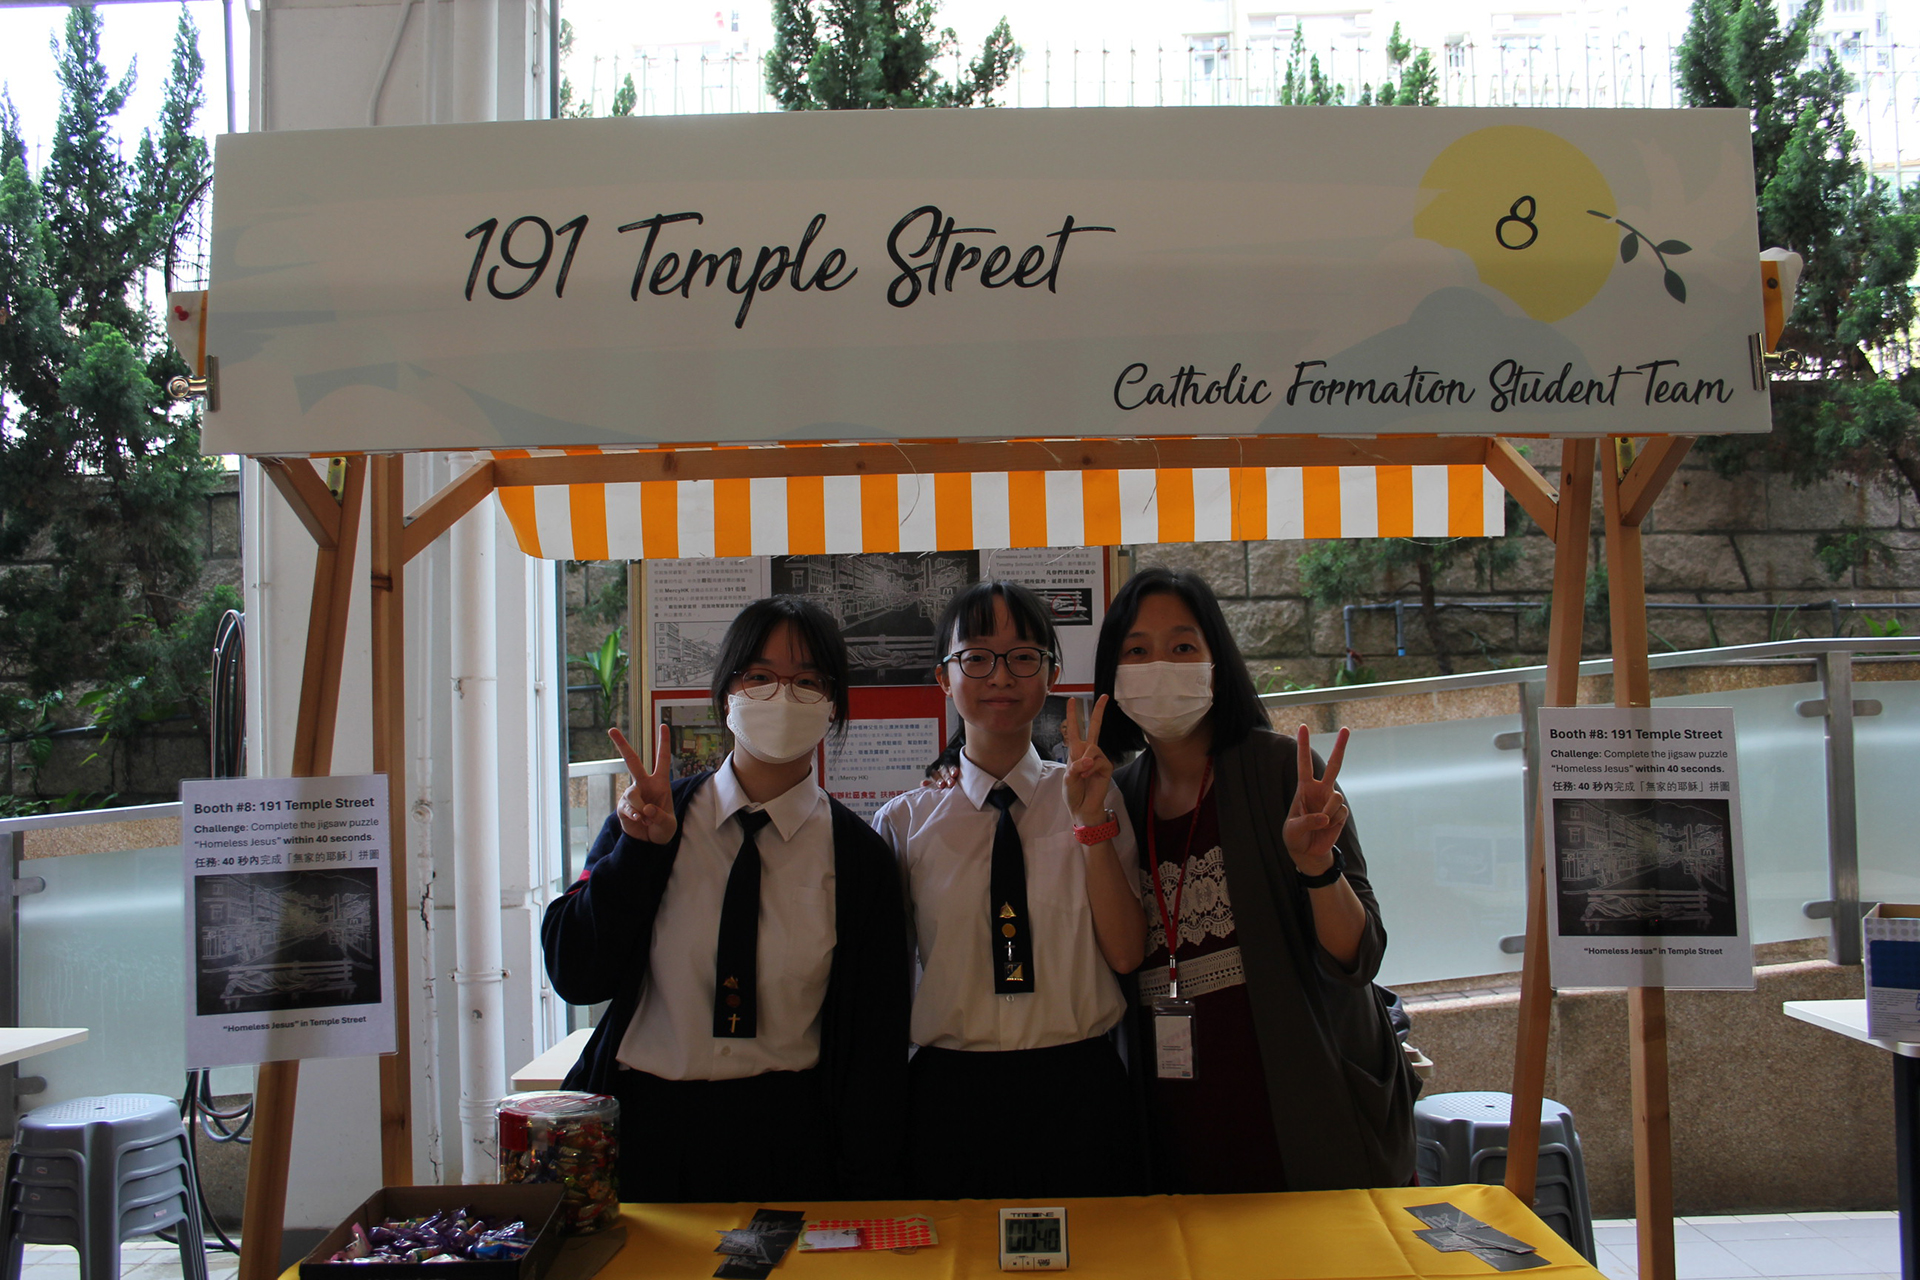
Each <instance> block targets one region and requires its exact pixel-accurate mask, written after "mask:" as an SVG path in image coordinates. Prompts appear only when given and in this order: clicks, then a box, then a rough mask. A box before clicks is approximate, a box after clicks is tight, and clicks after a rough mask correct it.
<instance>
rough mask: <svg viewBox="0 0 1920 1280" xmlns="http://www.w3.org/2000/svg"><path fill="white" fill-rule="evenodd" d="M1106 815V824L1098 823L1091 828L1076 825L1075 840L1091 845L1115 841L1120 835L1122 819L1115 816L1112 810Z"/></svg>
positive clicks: (1074, 826) (1074, 827)
mask: <svg viewBox="0 0 1920 1280" xmlns="http://www.w3.org/2000/svg"><path fill="white" fill-rule="evenodd" d="M1106 814H1107V820H1106V821H1105V822H1101V823H1097V824H1095V825H1094V826H1091V827H1083V826H1081V825H1080V824H1079V823H1077V822H1076V823H1074V824H1073V838H1074V839H1075V840H1078V841H1079V842H1080V843H1081V844H1089V845H1091V844H1099V843H1101V842H1102V841H1105V840H1112V839H1114V838H1115V837H1116V836H1118V835H1119V834H1120V819H1119V818H1118V817H1116V816H1115V815H1114V812H1113V810H1111V809H1108V810H1107V811H1106Z"/></svg>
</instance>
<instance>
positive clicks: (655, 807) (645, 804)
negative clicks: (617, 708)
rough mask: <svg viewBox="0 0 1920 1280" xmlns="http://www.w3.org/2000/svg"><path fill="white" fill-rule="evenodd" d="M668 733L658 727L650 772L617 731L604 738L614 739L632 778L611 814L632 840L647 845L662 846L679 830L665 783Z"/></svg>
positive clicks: (671, 792) (670, 794) (661, 727)
mask: <svg viewBox="0 0 1920 1280" xmlns="http://www.w3.org/2000/svg"><path fill="white" fill-rule="evenodd" d="M667 732H668V731H667V726H666V725H664V724H663V725H661V726H660V732H659V735H658V736H657V737H656V738H655V739H654V743H653V771H652V772H651V773H649V772H648V771H647V769H646V767H645V766H644V765H642V764H641V763H640V756H639V754H638V753H637V752H635V751H634V749H633V747H632V745H631V744H629V743H628V742H627V737H626V735H625V734H623V733H621V732H620V731H619V730H618V729H609V730H607V736H608V737H609V738H611V739H613V745H614V746H615V747H616V748H617V749H618V750H619V752H620V755H621V757H622V758H623V759H625V760H626V762H627V772H628V773H630V774H632V775H633V785H632V786H630V787H628V788H627V789H626V790H625V791H623V792H621V793H620V803H619V804H617V805H615V806H614V809H613V811H614V814H615V816H617V817H618V818H619V819H620V829H621V830H622V831H624V832H626V833H627V835H628V836H629V837H631V838H632V839H635V840H645V841H647V842H648V843H649V844H665V843H666V842H667V841H669V840H671V839H673V833H674V832H676V831H678V830H679V829H680V822H679V820H678V819H677V818H675V817H674V816H673V788H672V787H671V786H670V785H669V784H668V780H667V757H668V751H667V747H668V736H667Z"/></svg>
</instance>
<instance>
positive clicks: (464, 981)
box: [452, 502, 507, 1182]
mask: <svg viewBox="0 0 1920 1280" xmlns="http://www.w3.org/2000/svg"><path fill="white" fill-rule="evenodd" d="M493 521H494V505H493V504H492V503H491V502H486V503H482V504H481V505H480V506H479V507H477V508H475V509H474V510H472V511H470V512H468V513H467V514H466V515H465V516H464V517H462V518H461V520H460V522H459V523H458V524H456V525H454V527H453V587H454V619H453V634H452V641H453V774H454V793H453V794H454V800H453V804H454V810H453V846H454V868H455V870H454V902H455V908H454V916H453V932H454V952H455V956H456V967H455V969H454V973H453V981H454V988H455V993H456V1000H457V1003H458V1011H457V1013H456V1016H457V1017H458V1019H459V1028H460V1029H459V1033H458V1039H459V1044H460V1168H461V1177H462V1178H464V1179H465V1180H466V1181H468V1182H480V1181H486V1182H491V1181H493V1180H494V1178H495V1177H497V1176H498V1166H497V1158H498V1152H497V1151H495V1149H494V1145H493V1126H494V1118H493V1117H494V1110H495V1108H496V1107H497V1106H498V1105H499V1102H500V1099H501V1097H502V1096H504V1095H505V1093H506V1084H507V1067H506V1026H505V1022H504V1020H503V1018H502V1008H503V1001H502V993H501V978H502V976H503V974H502V971H501V960H500V793H501V779H500V743H499V735H500V678H499V662H498V656H497V646H496V644H495V636H494V626H495V620H494V615H495V612H496V609H495V600H496V592H495V587H494V569H495V564H494V529H493Z"/></svg>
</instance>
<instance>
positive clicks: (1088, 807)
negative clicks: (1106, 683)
mask: <svg viewBox="0 0 1920 1280" xmlns="http://www.w3.org/2000/svg"><path fill="white" fill-rule="evenodd" d="M1106 714H1107V695H1106V694H1104V693H1103V694H1101V695H1100V698H1099V700H1098V701H1096V702H1095V703H1094V704H1093V715H1092V717H1091V718H1090V719H1089V720H1088V721H1087V732H1086V736H1085V737H1084V738H1083V737H1082V736H1081V735H1080V699H1078V698H1068V699H1067V722H1066V725H1065V726H1064V728H1065V732H1066V738H1067V807H1068V809H1070V810H1071V811H1072V813H1073V820H1074V821H1075V822H1078V823H1079V824H1080V825H1081V826H1083V827H1094V826H1098V825H1100V824H1101V823H1103V822H1105V821H1106V820H1107V785H1108V783H1110V782H1111V781H1112V780H1113V761H1111V760H1109V759H1107V753H1106V752H1104V751H1102V750H1101V749H1100V721H1101V720H1102V719H1104V718H1105V716H1106ZM1089 815H1091V816H1089Z"/></svg>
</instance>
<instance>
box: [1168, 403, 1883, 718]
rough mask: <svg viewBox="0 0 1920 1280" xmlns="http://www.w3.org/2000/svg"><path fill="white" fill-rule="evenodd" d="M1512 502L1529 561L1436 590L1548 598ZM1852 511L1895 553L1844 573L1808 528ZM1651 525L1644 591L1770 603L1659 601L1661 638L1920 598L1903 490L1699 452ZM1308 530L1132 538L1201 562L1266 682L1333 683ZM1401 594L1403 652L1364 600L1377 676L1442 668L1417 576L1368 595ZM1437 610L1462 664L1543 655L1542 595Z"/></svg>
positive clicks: (1537, 545)
mask: <svg viewBox="0 0 1920 1280" xmlns="http://www.w3.org/2000/svg"><path fill="white" fill-rule="evenodd" d="M1525 443H1526V446H1527V449H1528V452H1529V454H1530V456H1531V458H1532V460H1533V462H1534V465H1535V466H1537V467H1538V468H1539V469H1540V470H1541V472H1542V473H1543V474H1544V475H1545V476H1546V478H1547V480H1548V482H1549V483H1552V484H1554V485H1556V486H1557V485H1558V483H1559V467H1558V459H1559V444H1558V442H1557V441H1551V440H1534V441H1527V442H1525ZM1509 512H1510V518H1513V519H1514V520H1515V523H1516V525H1517V526H1518V528H1519V529H1520V532H1519V533H1518V535H1517V536H1518V537H1519V539H1520V541H1521V543H1522V547H1521V556H1520V560H1519V563H1518V564H1517V565H1516V566H1515V567H1514V568H1513V569H1511V570H1509V571H1507V572H1505V573H1502V574H1500V575H1499V576H1498V577H1496V578H1495V579H1494V580H1492V581H1490V582H1480V581H1476V579H1475V576H1474V573H1473V570H1472V569H1471V568H1456V569H1454V570H1452V571H1451V572H1449V573H1447V574H1445V575H1443V576H1442V577H1441V579H1440V581H1439V583H1438V584H1437V585H1438V588H1439V597H1440V599H1442V600H1445V601H1450V602H1459V603H1480V604H1485V603H1495V602H1498V603H1511V602H1516V601H1517V602H1531V603H1533V604H1536V605H1540V604H1543V603H1544V602H1545V601H1546V599H1547V597H1548V595H1549V593H1550V591H1551V588H1552V584H1553V544H1552V542H1551V541H1550V540H1549V539H1548V538H1547V537H1546V535H1545V534H1544V533H1543V532H1542V531H1541V530H1540V529H1538V528H1537V527H1535V526H1534V524H1533V522H1532V521H1531V520H1529V519H1528V518H1527V517H1526V516H1525V515H1524V514H1518V513H1514V509H1513V508H1512V507H1511V505H1510V506H1509ZM1849 525H1855V526H1860V527H1863V528H1865V529H1867V530H1869V531H1871V533H1872V534H1873V535H1874V536H1876V537H1878V538H1879V539H1880V540H1881V541H1882V543H1883V544H1884V545H1885V547H1886V548H1887V551H1888V554H1889V556H1890V557H1891V563H1882V562H1880V561H1879V560H1875V561H1874V562H1873V563H1871V564H1869V565H1868V566H1867V567H1865V568H1863V569H1856V570H1854V571H1852V572H1851V573H1849V574H1847V575H1846V576H1845V577H1843V578H1841V579H1840V580H1839V581H1835V580H1834V579H1832V578H1830V577H1829V576H1828V575H1827V573H1826V571H1825V570H1824V569H1823V568H1822V567H1821V566H1820V563H1819V562H1818V561H1817V560H1816V559H1815V558H1814V554H1813V544H1814V539H1815V537H1816V536H1818V535H1819V534H1820V533H1821V532H1824V531H1828V530H1834V529H1840V528H1844V527H1847V526H1849ZM1601 528H1602V519H1601V514H1600V509H1599V495H1598V493H1597V492H1596V494H1595V498H1594V513H1593V529H1594V536H1593V546H1592V551H1591V558H1590V560H1589V564H1590V565H1602V564H1604V563H1605V547H1604V544H1603V541H1602V538H1601V536H1600V531H1601ZM1642 528H1643V534H1644V537H1643V546H1644V550H1645V557H1646V575H1647V592H1648V600H1649V601H1651V602H1664V603H1684V604H1688V605H1702V604H1714V605H1741V606H1755V605H1757V606H1762V607H1761V608H1757V609H1755V608H1742V609H1738V610H1733V609H1729V610H1723V611H1720V612H1711V613H1710V612H1708V611H1706V610H1702V609H1691V608H1690V609H1684V610H1681V609H1655V610H1650V611H1649V618H1648V630H1649V634H1650V640H1651V645H1652V648H1653V649H1654V651H1655V652H1663V651H1667V650H1677V649H1701V648H1708V647H1711V646H1714V645H1721V644H1752V643H1758V642H1761V641H1765V640H1770V639H1780V640H1785V639H1794V638H1797V637H1802V636H1827V635H1832V634H1833V633H1834V632H1833V627H1832V623H1831V621H1830V614H1829V613H1828V612H1827V611H1826V610H1825V609H1821V610H1820V611H1818V612H1793V611H1787V612H1779V611H1777V610H1778V607H1779V606H1790V605H1797V604H1805V603H1814V602H1818V603H1822V604H1824V602H1826V601H1829V600H1836V599H1837V600H1840V601H1842V602H1843V603H1860V604H1869V603H1883V602H1887V601H1899V602H1920V503H1916V502H1915V500H1914V498H1913V496H1912V495H1911V494H1909V493H1904V492H1894V491H1890V490H1884V489H1874V488H1863V487H1861V486H1859V485H1855V484H1851V483H1849V482H1845V481H1832V482H1828V483H1824V484H1819V485H1814V486H1811V487H1809V488H1804V489H1802V488H1796V487H1795V486H1794V485H1793V484H1792V483H1791V482H1789V481H1787V480H1785V479H1783V478H1780V477H1776V476H1760V475H1751V474H1750V475H1745V476H1741V477H1739V478H1737V479H1734V480H1723V479H1721V478H1719V477H1718V476H1716V475H1714V474H1713V472H1712V471H1711V470H1709V469H1708V468H1707V467H1706V465H1705V464H1704V463H1703V462H1700V461H1698V460H1696V459H1692V458H1690V459H1688V462H1687V463H1686V465H1684V466H1683V467H1682V469H1681V470H1680V472H1679V473H1678V474H1677V475H1676V476H1675V477H1674V478H1673V480H1672V481H1671V482H1670V483H1669V484H1668V486H1667V488H1666V490H1665V492H1664V493H1663V494H1662V495H1661V497H1660V499H1659V501H1658V502H1657V503H1656V504H1655V506H1654V509H1653V512H1652V514H1651V515H1649V516H1648V518H1647V521H1646V523H1645V524H1644V526H1643V527H1642ZM1311 545H1312V544H1311V543H1306V542H1298V541H1292V542H1248V543H1231V542H1215V543H1197V544H1190V545H1187V544H1167V545H1143V546H1140V547H1137V548H1136V549H1135V562H1136V564H1138V565H1141V566H1145V565H1153V564H1159V565H1166V566H1168V567H1170V568H1180V569H1191V570H1193V571H1194V572H1197V573H1199V574H1201V575H1203V576H1204V577H1205V578H1206V579H1207V581H1208V582H1209V583H1211V584H1212V586H1213V588H1214V590H1215V591H1216V592H1217V593H1218V594H1219V596H1220V601H1221V605H1222V608H1223V609H1224V611H1225V613H1226V616H1227V621H1228V623H1229V624H1230V625H1231V626H1232V628H1233V631H1234V636H1235V638H1236V639H1237V640H1238V641H1239V643H1240V647H1241V650H1242V652H1243V653H1244V654H1245V655H1246V657H1247V660H1248V663H1249V665H1250V666H1251V667H1252V668H1253V670H1254V673H1255V676H1256V678H1259V677H1266V678H1267V680H1268V681H1269V686H1268V687H1274V688H1278V687H1280V683H1279V682H1280V681H1281V680H1283V679H1285V680H1292V681H1295V682H1297V683H1299V684H1302V685H1307V686H1316V685H1325V684H1329V683H1331V682H1332V680H1333V674H1334V670H1335V668H1336V667H1338V666H1339V665H1340V663H1341V661H1342V659H1343V657H1344V655H1345V650H1346V641H1345V632H1344V629H1343V627H1342V619H1341V608H1340V606H1339V605H1328V604H1320V603H1316V602H1314V601H1312V600H1309V599H1307V598H1306V596H1305V595H1304V594H1303V592H1302V591H1301V588H1300V575H1299V571H1298V568H1297V566H1296V563H1295V562H1296V560H1297V559H1298V557H1299V555H1300V552H1301V551H1302V550H1303V549H1304V548H1306V547H1308V546H1311ZM1396 595H1397V596H1399V597H1400V598H1402V599H1406V600H1407V601H1408V602H1409V604H1408V610H1407V617H1406V628H1405V640H1406V646H1407V654H1406V656H1405V657H1400V656H1397V655H1396V654H1395V649H1394V626H1393V615H1392V614H1391V613H1390V612H1386V611H1379V612H1365V613H1356V615H1355V623H1354V648H1355V649H1356V650H1357V651H1358V653H1359V660H1360V662H1361V663H1362V664H1363V665H1365V666H1368V667H1371V668H1372V669H1373V670H1374V672H1375V673H1376V674H1377V675H1378V677H1379V678H1380V679H1383V680H1396V679H1411V678H1416V677H1419V676H1427V675H1434V674H1436V673H1437V671H1438V667H1437V665H1436V663H1435V661H1434V656H1433V647H1432V645H1431V644H1430V643H1429V641H1428V637H1427V631H1426V628H1425V627H1424V626H1423V625H1422V624H1421V623H1420V622H1419V620H1418V614H1417V612H1416V610H1415V606H1416V605H1417V603H1418V601H1417V596H1416V593H1415V588H1414V586H1413V584H1412V583H1411V582H1382V583H1381V584H1379V591H1378V594H1377V595H1374V596H1371V597H1369V600H1370V601H1386V600H1391V599H1393V598H1394V597H1395V596H1396ZM1869 616H1874V617H1876V618H1879V619H1882V620H1884V619H1886V618H1889V617H1897V618H1901V619H1903V620H1904V626H1905V630H1906V632H1907V633H1908V634H1913V633H1915V632H1916V631H1920V610H1912V611H1902V610H1882V611H1880V612H1878V613H1877V614H1870V615H1869ZM1441 619H1442V633H1443V638H1444V640H1445V643H1446V645H1447V648H1448V650H1449V651H1450V653H1451V654H1452V656H1453V661H1454V668H1455V670H1457V671H1475V670H1484V669H1487V668H1492V667H1505V666H1525V665H1529V664H1532V663H1539V662H1544V661H1545V660H1546V640H1547V614H1546V610H1545V609H1544V608H1535V609H1524V610H1515V609H1507V610H1500V611H1493V610H1475V609H1461V608H1454V609H1448V610H1445V611H1443V612H1442V614H1441ZM1849 628H1851V634H1854V635H1864V634H1866V631H1865V629H1864V627H1863V625H1862V622H1861V619H1860V615H1858V614H1855V613H1850V612H1843V613H1842V615H1841V631H1842V633H1843V634H1844V633H1847V631H1848V629H1849ZM1585 638H1586V648H1587V651H1588V652H1590V653H1593V654H1605V653H1606V652H1607V651H1608V649H1609V644H1608V640H1607V627H1606V617H1605V615H1604V611H1593V610H1590V611H1589V616H1588V619H1587V626H1586V637H1585Z"/></svg>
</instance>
